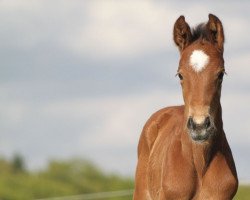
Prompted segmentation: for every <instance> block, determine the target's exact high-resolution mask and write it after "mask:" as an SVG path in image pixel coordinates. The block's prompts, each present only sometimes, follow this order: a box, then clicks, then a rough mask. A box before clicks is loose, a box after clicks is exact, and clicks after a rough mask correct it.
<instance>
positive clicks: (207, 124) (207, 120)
mask: <svg viewBox="0 0 250 200" xmlns="http://www.w3.org/2000/svg"><path fill="white" fill-rule="evenodd" d="M204 125H205V127H206V129H208V128H209V127H210V126H211V121H210V117H206V119H205V123H204Z"/></svg>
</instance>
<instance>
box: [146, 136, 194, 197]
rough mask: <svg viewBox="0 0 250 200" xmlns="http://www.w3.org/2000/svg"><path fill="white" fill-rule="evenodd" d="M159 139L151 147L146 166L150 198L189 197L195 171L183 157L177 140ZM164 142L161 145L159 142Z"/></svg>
mask: <svg viewBox="0 0 250 200" xmlns="http://www.w3.org/2000/svg"><path fill="white" fill-rule="evenodd" d="M168 141H169V142H167V141H165V139H163V138H162V139H159V140H158V141H156V142H158V144H157V147H156V148H154V149H152V152H151V156H150V160H149V166H148V185H149V190H150V191H149V192H150V195H151V198H152V199H153V200H157V199H183V200H184V199H187V200H188V199H191V198H192V196H193V194H194V191H195V189H196V182H197V181H196V173H195V170H194V167H193V165H192V163H191V162H190V161H189V159H187V158H185V155H183V154H182V153H181V152H182V146H181V143H180V142H179V140H175V138H168ZM162 143H164V144H166V145H165V146H162V145H161V144H162Z"/></svg>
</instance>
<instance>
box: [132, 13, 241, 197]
mask: <svg viewBox="0 0 250 200" xmlns="http://www.w3.org/2000/svg"><path fill="white" fill-rule="evenodd" d="M209 17H210V20H209V22H208V24H207V26H210V25H211V24H210V23H212V22H216V23H215V25H217V26H218V23H221V22H220V21H219V20H218V18H217V17H215V16H213V15H209ZM178 27H181V29H182V32H181V31H180V30H178ZM221 28H222V27H221ZM176 29H177V30H176ZM183 29H184V30H185V31H186V32H185V31H184V32H183ZM217 30H218V27H217ZM178 31H179V32H180V33H182V35H185V38H184V39H183V38H182V39H183V40H182V42H178V39H179V40H181V38H180V35H178V34H176V32H178ZM218 31H219V30H218ZM222 31H223V29H222ZM191 34H192V33H191V32H190V28H189V27H188V25H187V24H186V22H185V20H184V17H180V18H179V19H178V20H177V22H176V24H175V29H174V39H175V42H176V44H177V46H178V47H179V49H180V53H181V60H180V66H179V69H178V73H181V75H179V77H180V79H181V84H182V90H183V98H184V102H185V105H183V106H175V107H168V108H164V109H162V110H160V111H158V112H156V113H155V114H153V115H152V116H151V117H150V119H149V120H148V121H147V123H146V125H145V126H144V128H143V131H142V134H141V137H140V140H139V145H138V164H137V170H136V180H135V193H134V200H170V199H178V200H179V199H180V200H190V199H194V200H201V199H213V200H216V199H218V200H228V199H232V198H233V196H234V195H235V193H236V191H237V188H238V179H237V173H236V169H235V164H234V160H233V156H232V153H231V150H230V147H229V145H228V142H227V139H226V136H225V133H224V131H223V123H222V111H221V105H220V89H221V81H222V80H221V73H222V72H223V70H224V60H223V57H222V52H223V46H222V45H221V44H220V43H219V42H218V41H220V39H221V38H216V42H217V43H212V42H211V40H207V41H205V36H204V37H199V38H198V39H197V38H195V39H193V40H192V38H188V37H189V35H190V37H191ZM193 34H194V33H193ZM222 34H223V32H222ZM215 36H217V37H218V36H219V34H217V35H215ZM176 37H177V39H176ZM178 37H179V38H178ZM193 37H196V36H193ZM206 37H209V36H206ZM223 37H224V35H223ZM221 42H224V38H223V40H221ZM197 49H198V50H199V51H202V52H205V53H204V54H205V55H206V56H207V57H205V56H203V55H202V54H199V59H198V60H195V59H194V62H193V60H192V59H193V57H195V56H196V55H195V54H194V52H195V51H196V52H197ZM200 55H201V56H200ZM187 61H190V62H187ZM204 62H205V63H206V65H207V66H206V69H205V67H204V65H202V64H203V63H204ZM190 63H191V64H192V63H197V66H196V68H193V69H191V67H192V66H190ZM199 65H200V66H199ZM203 68H204V69H203ZM202 70H203V71H202ZM223 73H224V72H223ZM217 75H218V76H217ZM215 77H216V78H215ZM204 91H205V92H204Z"/></svg>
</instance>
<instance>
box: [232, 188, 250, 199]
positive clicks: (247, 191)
mask: <svg viewBox="0 0 250 200" xmlns="http://www.w3.org/2000/svg"><path fill="white" fill-rule="evenodd" d="M249 199H250V185H240V187H239V189H238V192H237V194H236V195H235V197H234V200H249Z"/></svg>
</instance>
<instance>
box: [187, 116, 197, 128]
mask: <svg viewBox="0 0 250 200" xmlns="http://www.w3.org/2000/svg"><path fill="white" fill-rule="evenodd" d="M187 127H188V128H189V129H192V130H194V129H195V128H196V125H195V123H194V120H193V118H192V117H189V119H188V122H187Z"/></svg>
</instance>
